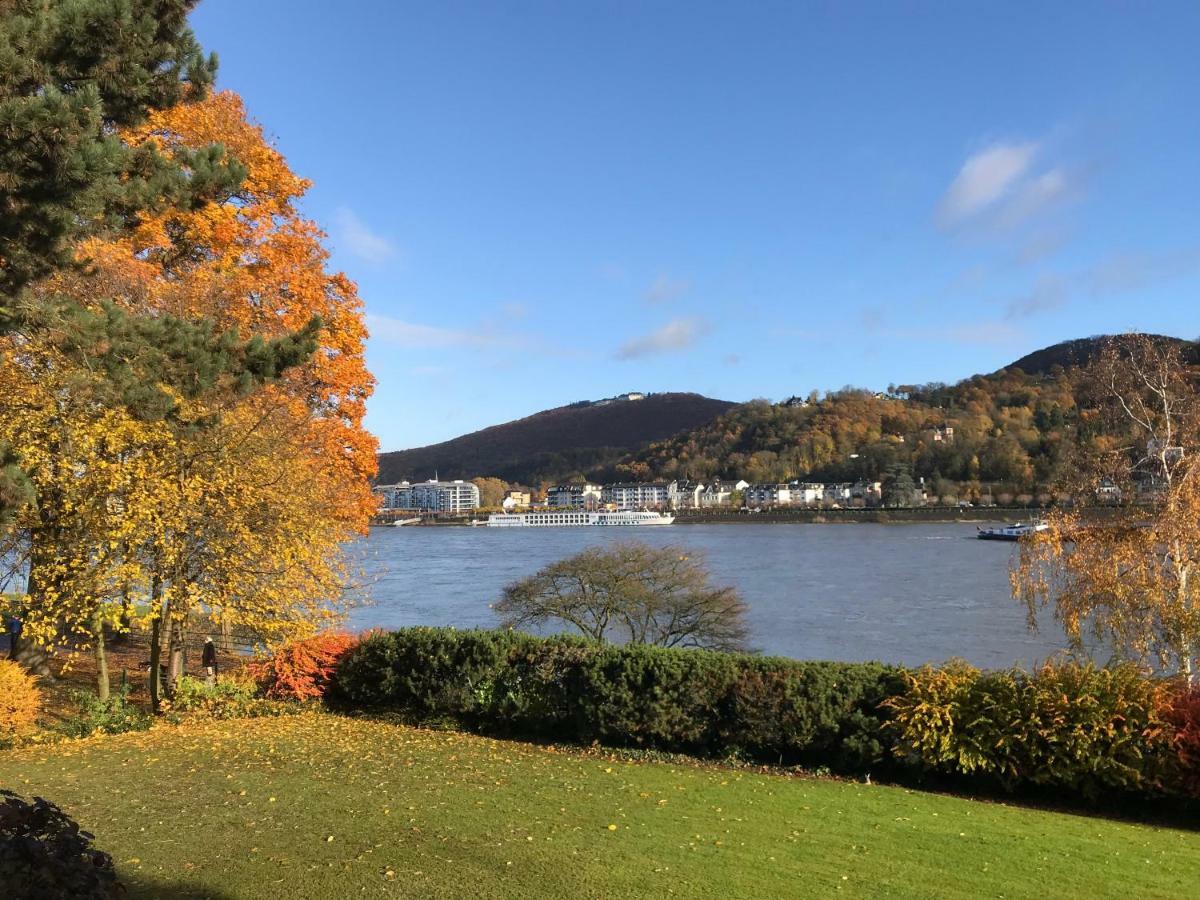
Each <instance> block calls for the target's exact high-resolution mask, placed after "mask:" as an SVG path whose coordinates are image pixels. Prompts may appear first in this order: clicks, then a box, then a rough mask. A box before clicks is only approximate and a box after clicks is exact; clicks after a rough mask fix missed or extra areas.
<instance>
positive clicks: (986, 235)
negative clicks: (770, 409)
mask: <svg viewBox="0 0 1200 900" xmlns="http://www.w3.org/2000/svg"><path fill="white" fill-rule="evenodd" d="M193 25H194V27H195V29H196V31H197V33H198V35H199V36H200V39H201V41H202V42H203V43H204V45H205V46H206V47H207V48H209V49H213V50H216V51H217V53H218V54H219V56H220V59H221V72H220V84H221V86H223V87H227V88H232V89H234V90H236V91H238V92H239V93H241V94H242V95H243V96H244V97H245V98H246V101H247V105H248V107H249V109H250V111H251V113H252V114H253V115H254V116H255V118H257V119H258V121H259V122H261V123H262V124H263V126H264V127H265V128H266V130H267V132H268V134H270V135H271V136H272V137H273V138H274V140H275V141H276V143H277V145H278V147H279V148H280V150H281V151H282V152H283V153H284V154H285V155H286V156H287V158H288V160H289V162H290V163H291V165H292V167H293V168H294V169H295V170H296V171H297V172H298V173H300V174H302V175H304V176H306V177H308V178H310V179H311V180H312V181H313V182H314V186H313V189H312V191H311V194H310V195H309V197H308V199H307V202H306V206H305V211H306V213H307V214H309V215H311V216H312V217H313V218H315V219H316V220H317V221H318V222H320V223H321V224H322V225H323V226H324V227H325V228H326V230H327V231H328V232H329V236H330V247H331V250H332V252H333V262H334V265H335V266H337V267H338V268H340V269H343V270H345V271H346V272H347V273H348V274H349V275H350V276H351V277H353V278H354V279H356V280H357V281H358V284H359V288H360V291H361V293H362V296H363V298H364V299H365V301H366V306H367V310H368V316H369V324H370V326H371V329H372V338H371V342H370V346H369V362H370V365H371V368H372V370H373V372H374V373H375V375H376V377H377V378H378V381H379V385H378V389H377V391H376V394H375V397H374V398H373V400H372V402H371V406H370V414H369V419H368V424H369V426H370V427H371V429H372V430H373V431H374V432H375V433H376V434H377V435H378V436H379V437H380V440H381V443H382V446H383V448H384V449H400V448H403V447H409V446H418V445H422V444H428V443H433V442H435V441H439V440H443V439H446V438H449V437H453V436H455V435H457V434H461V433H464V432H467V431H472V430H475V429H478V428H481V427H485V426H487V425H490V424H495V423H498V422H503V421H507V420H509V419H513V418H517V417H519V416H522V415H527V414H529V413H532V412H535V411H537V410H540V409H545V408H548V407H552V406H557V405H561V404H563V403H569V402H572V401H575V400H581V399H596V398H600V397H605V396H610V395H612V394H615V393H618V392H621V391H627V390H641V391H681V390H691V391H699V392H701V393H704V394H708V395H710V396H714V397H721V398H725V399H731V400H747V399H751V398H754V397H768V398H771V399H782V398H784V397H787V396H789V395H791V394H796V393H807V392H808V391H809V390H810V389H812V388H818V389H830V388H837V387H841V386H842V385H844V384H856V385H863V386H868V387H883V386H886V385H887V384H888V383H889V382H895V383H904V382H911V381H929V380H946V381H954V380H957V379H959V378H962V377H965V376H967V375H970V374H973V373H975V372H982V371H990V370H992V369H995V368H997V367H999V366H1001V365H1003V364H1005V363H1006V362H1009V361H1011V360H1013V359H1015V358H1016V357H1018V356H1020V355H1022V354H1024V353H1025V352H1027V351H1030V350H1033V349H1036V348H1038V347H1041V346H1044V345H1046V344H1050V343H1054V342H1056V341H1059V340H1065V339H1068V338H1073V337H1080V336H1085V335H1089V334H1096V333H1101V332H1111V331H1117V330H1127V329H1139V330H1144V331H1157V332H1166V333H1170V334H1176V335H1179V336H1183V337H1190V338H1195V337H1197V336H1200V319H1198V318H1197V316H1196V315H1195V310H1196V309H1197V296H1198V291H1197V289H1198V288H1200V214H1198V213H1200V168H1198V166H1197V162H1198V153H1200V116H1198V115H1197V110H1198V109H1200V53H1197V52H1196V48H1195V38H1196V36H1197V35H1198V34H1200V4H1196V3H1194V2H1192V3H1179V4H1170V3H1155V2H1150V3H1144V4H1142V3H1138V4H1132V3H1108V4H1105V3H1099V2H1089V3H1068V2H1056V3H1037V4H1018V3H1012V2H1008V3H969V4H950V3H917V2H908V3H901V2H896V3H883V2H876V3H833V2H825V3H806V4H802V3H786V4H785V3H754V4H733V3H730V4H711V5H710V4H704V3H695V2H691V3H682V2H680V3H663V2H638V3H632V2H631V3H587V2H547V3H529V2H503V3H500V2H476V3H458V2H438V3H419V4H418V3H402V2H384V0H344V2H341V3H336V4H334V3H329V2H327V0H286V2H285V0H254V2H250V3H246V2H238V0H205V2H203V3H202V4H201V6H200V7H199V9H198V10H197V12H196V13H195V14H194V16H193Z"/></svg>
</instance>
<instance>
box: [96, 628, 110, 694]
mask: <svg viewBox="0 0 1200 900" xmlns="http://www.w3.org/2000/svg"><path fill="white" fill-rule="evenodd" d="M94 630H95V632H96V696H97V697H99V698H100V699H101V700H107V699H108V656H107V654H105V652H104V620H103V619H101V618H100V615H99V613H97V614H96V624H95V628H94Z"/></svg>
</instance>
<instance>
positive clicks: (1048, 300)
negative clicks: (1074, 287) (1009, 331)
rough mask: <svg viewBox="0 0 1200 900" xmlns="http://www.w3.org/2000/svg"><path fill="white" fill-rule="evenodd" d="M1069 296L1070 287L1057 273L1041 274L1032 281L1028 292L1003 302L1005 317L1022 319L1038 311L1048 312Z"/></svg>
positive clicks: (1063, 302) (1062, 303)
mask: <svg viewBox="0 0 1200 900" xmlns="http://www.w3.org/2000/svg"><path fill="white" fill-rule="evenodd" d="M1069 298H1070V289H1069V286H1068V285H1067V282H1066V280H1065V279H1064V278H1062V277H1061V276H1059V275H1042V276H1040V277H1039V278H1038V280H1037V281H1036V282H1034V285H1033V287H1032V288H1031V289H1030V290H1029V292H1028V293H1026V294H1023V295H1021V296H1020V297H1014V298H1013V299H1011V300H1009V301H1008V303H1007V304H1005V308H1004V315H1005V318H1007V319H1009V320H1012V319H1024V318H1028V317H1029V316H1033V315H1037V314H1038V313H1043V312H1049V311H1050V310H1052V309H1057V308H1058V307H1060V306H1062V305H1064V304H1065V303H1066V302H1067V300H1068V299H1069Z"/></svg>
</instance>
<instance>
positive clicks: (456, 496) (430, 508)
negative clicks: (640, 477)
mask: <svg viewBox="0 0 1200 900" xmlns="http://www.w3.org/2000/svg"><path fill="white" fill-rule="evenodd" d="M374 490H375V494H376V496H378V497H379V498H380V506H381V507H382V508H383V509H389V510H414V511H420V512H431V513H446V514H455V513H466V512H470V511H472V510H474V509H477V508H478V507H479V488H478V487H476V486H475V485H474V484H473V483H471V482H470V481H462V480H455V481H438V480H437V479H431V480H429V481H423V482H419V483H417V484H410V483H409V482H407V481H402V482H400V483H399V484H384V485H377V486H376V487H375V489H374ZM880 500H881V491H880V484H879V482H878V481H874V482H857V483H854V484H850V483H836V484H825V483H820V482H804V481H792V482H780V483H764V484H751V483H750V482H748V481H743V480H738V481H708V482H696V481H683V480H678V481H630V482H619V483H617V484H605V485H599V484H559V485H555V486H554V487H552V488H550V489H549V490H548V491H547V492H546V500H545V504H544V505H545V506H547V507H549V508H551V509H581V510H593V509H615V510H619V511H628V510H639V509H717V508H720V507H728V506H734V505H740V506H746V507H750V508H752V509H762V508H766V507H773V506H804V507H817V506H852V505H860V504H861V505H864V506H874V505H876V504H878V503H879V502H880ZM503 503H504V508H505V509H524V508H527V507H530V506H533V505H535V503H534V500H533V498H532V497H531V495H530V494H529V492H527V491H519V490H514V491H509V492H508V494H507V495H506V496H505V498H504V501H503Z"/></svg>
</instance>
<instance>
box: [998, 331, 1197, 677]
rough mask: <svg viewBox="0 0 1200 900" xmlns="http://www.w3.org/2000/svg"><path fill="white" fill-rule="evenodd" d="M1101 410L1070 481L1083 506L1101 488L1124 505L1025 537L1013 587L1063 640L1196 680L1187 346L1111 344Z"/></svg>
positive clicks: (1140, 341)
mask: <svg viewBox="0 0 1200 900" xmlns="http://www.w3.org/2000/svg"><path fill="white" fill-rule="evenodd" d="M1091 387H1092V388H1093V390H1094V391H1095V392H1096V396H1095V397H1094V398H1092V399H1093V400H1094V402H1095V403H1096V404H1097V407H1098V409H1099V410H1100V414H1099V417H1100V421H1099V422H1097V423H1096V425H1097V427H1096V428H1095V432H1096V434H1095V435H1094V436H1093V437H1092V438H1091V440H1090V442H1089V444H1088V445H1087V447H1086V448H1085V449H1083V450H1082V452H1081V453H1080V455H1079V460H1078V461H1077V465H1076V466H1075V468H1074V470H1073V475H1072V481H1073V484H1072V485H1071V486H1072V487H1073V488H1074V492H1075V493H1077V494H1078V495H1080V499H1082V500H1084V501H1085V504H1087V505H1091V504H1094V503H1095V502H1096V491H1097V489H1098V488H1099V487H1100V486H1101V485H1105V486H1106V488H1107V489H1108V490H1113V489H1115V490H1116V491H1118V492H1119V494H1118V496H1119V497H1120V503H1119V504H1118V505H1117V507H1116V509H1115V510H1113V515H1112V516H1111V517H1106V519H1105V520H1104V521H1103V522H1095V521H1089V520H1087V519H1085V518H1084V517H1083V516H1082V515H1081V514H1080V513H1079V512H1077V511H1075V510H1071V511H1061V512H1058V513H1055V514H1053V515H1052V516H1051V517H1050V518H1049V520H1048V524H1049V525H1050V527H1049V529H1048V530H1046V531H1044V532H1042V533H1040V534H1038V535H1036V536H1035V537H1034V539H1033V540H1030V541H1028V542H1024V543H1023V546H1022V548H1021V552H1020V559H1019V562H1018V564H1017V566H1016V567H1015V568H1014V569H1013V572H1012V583H1013V589H1014V593H1015V594H1016V595H1017V597H1018V598H1019V599H1021V600H1022V601H1023V602H1024V603H1025V604H1026V606H1027V609H1028V613H1029V620H1030V624H1031V627H1032V626H1033V624H1034V622H1035V616H1036V613H1037V610H1038V609H1039V608H1041V607H1043V606H1047V605H1052V606H1053V608H1054V613H1055V616H1056V617H1057V618H1058V620H1059V621H1060V622H1061V623H1062V625H1063V627H1064V630H1065V631H1066V633H1067V636H1068V638H1069V639H1070V640H1071V641H1072V643H1073V644H1075V645H1076V646H1079V645H1080V644H1081V643H1082V636H1083V635H1084V634H1085V633H1091V634H1094V635H1095V636H1097V637H1101V638H1107V639H1108V640H1110V641H1111V642H1112V643H1113V644H1114V646H1115V647H1116V649H1118V650H1119V651H1121V652H1123V653H1126V654H1129V655H1133V656H1136V657H1139V658H1142V659H1146V660H1150V661H1153V662H1156V663H1157V664H1158V665H1159V666H1161V667H1163V668H1165V669H1168V670H1173V671H1176V672H1179V673H1180V674H1183V675H1185V676H1187V677H1188V678H1189V679H1191V680H1193V681H1194V680H1198V679H1200V455H1198V454H1200V395H1198V393H1197V379H1196V372H1195V370H1194V369H1193V368H1192V366H1191V365H1190V362H1189V360H1188V359H1187V358H1185V356H1184V351H1183V349H1182V348H1181V347H1180V346H1179V345H1176V344H1170V343H1166V342H1164V341H1162V340H1156V339H1152V338H1149V337H1146V336H1144V335H1123V336H1121V337H1120V338H1115V339H1113V340H1112V341H1110V342H1109V344H1108V346H1106V347H1105V348H1104V350H1103V352H1102V353H1101V354H1100V356H1099V358H1098V359H1097V361H1096V362H1095V363H1094V364H1093V367H1092V371H1091Z"/></svg>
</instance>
